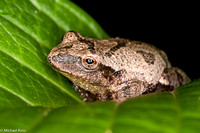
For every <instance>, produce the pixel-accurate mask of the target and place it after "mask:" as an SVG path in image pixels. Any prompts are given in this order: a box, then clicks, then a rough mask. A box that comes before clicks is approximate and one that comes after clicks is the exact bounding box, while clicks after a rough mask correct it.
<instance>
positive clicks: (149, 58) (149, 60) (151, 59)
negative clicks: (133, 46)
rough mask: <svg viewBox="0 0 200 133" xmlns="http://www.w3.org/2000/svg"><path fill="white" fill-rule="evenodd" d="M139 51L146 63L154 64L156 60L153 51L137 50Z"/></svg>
mask: <svg viewBox="0 0 200 133" xmlns="http://www.w3.org/2000/svg"><path fill="white" fill-rule="evenodd" d="M136 52H137V53H139V54H141V55H142V56H143V58H144V60H145V61H146V63H148V64H149V65H153V64H154V62H155V57H154V55H153V54H151V53H146V52H144V51H142V50H138V51H136Z"/></svg>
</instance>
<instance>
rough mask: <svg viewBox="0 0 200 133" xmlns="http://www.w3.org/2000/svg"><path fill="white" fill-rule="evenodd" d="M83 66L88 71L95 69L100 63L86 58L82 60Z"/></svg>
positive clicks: (88, 57)
mask: <svg viewBox="0 0 200 133" xmlns="http://www.w3.org/2000/svg"><path fill="white" fill-rule="evenodd" d="M82 65H83V66H84V67H85V68H86V69H95V68H96V67H97V66H98V62H97V60H96V59H95V58H94V57H92V56H86V57H83V58H82Z"/></svg>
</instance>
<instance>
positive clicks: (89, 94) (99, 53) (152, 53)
mask: <svg viewBox="0 0 200 133" xmlns="http://www.w3.org/2000/svg"><path fill="white" fill-rule="evenodd" d="M48 62H49V64H50V65H51V66H52V67H53V68H54V69H55V70H56V71H58V72H59V73H61V74H63V75H64V76H66V77H67V78H68V79H69V80H71V81H72V83H73V85H74V89H75V90H76V91H77V92H78V93H79V95H80V97H81V98H82V99H83V101H86V102H94V101H107V100H110V101H114V102H123V101H125V100H127V99H130V98H134V97H138V96H142V95H146V94H149V93H155V92H165V91H170V92H171V91H172V90H174V89H175V88H177V87H179V86H181V85H184V84H187V83H189V82H190V81H191V80H190V78H189V77H188V76H187V74H186V73H185V72H184V71H183V70H181V69H180V68H178V67H172V66H171V63H170V62H169V60H168V57H167V55H166V53H165V52H164V51H163V50H160V49H158V48H157V47H155V46H153V45H151V44H149V43H146V42H142V41H135V40H129V39H124V38H120V37H115V38H109V39H95V38H89V37H84V36H82V35H81V34H80V33H79V32H75V31H69V32H67V33H66V34H65V35H64V36H63V39H62V42H61V43H60V44H59V45H58V46H56V47H54V48H53V49H52V50H51V52H50V53H49V55H48Z"/></svg>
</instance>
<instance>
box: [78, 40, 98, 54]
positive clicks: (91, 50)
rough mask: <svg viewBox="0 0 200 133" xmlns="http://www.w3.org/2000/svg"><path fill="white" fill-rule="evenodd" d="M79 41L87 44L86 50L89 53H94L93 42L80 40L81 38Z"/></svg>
mask: <svg viewBox="0 0 200 133" xmlns="http://www.w3.org/2000/svg"><path fill="white" fill-rule="evenodd" d="M79 41H80V42H82V43H85V44H87V45H88V49H89V50H90V52H91V53H92V54H95V53H96V51H95V48H94V42H92V41H90V40H86V39H82V38H79Z"/></svg>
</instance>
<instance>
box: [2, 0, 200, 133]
mask: <svg viewBox="0 0 200 133" xmlns="http://www.w3.org/2000/svg"><path fill="white" fill-rule="evenodd" d="M69 30H75V31H78V32H80V33H81V34H83V35H84V36H89V37H95V38H106V37H108V35H107V34H106V33H105V32H104V31H103V30H102V29H101V27H100V26H99V25H98V24H97V23H96V22H95V21H94V20H93V19H92V18H91V17H90V16H89V15H87V14H86V13H85V12H84V11H83V10H81V9H80V8H79V7H77V6H76V5H75V4H73V3H72V2H71V1H69V0H1V1H0V57H1V58H0V76H1V77H0V132H34V133H45V132H48V133H51V132H52V133H55V132H61V133H62V132H70V133H71V132H72V133H73V132H78V133H80V132H86V133H89V132H92V133H94V132H97V133H121V132H123V133H124V132H126V133H128V132H130V133H132V132H147V133H155V132H158V133H160V132H164V133H179V132H180V133H188V132H189V133H195V132H199V130H200V126H199V125H200V80H197V81H194V82H191V83H190V84H187V85H184V86H182V87H180V88H177V89H176V90H175V91H173V92H171V93H156V94H148V95H145V96H141V97H137V98H133V99H130V100H127V101H125V102H122V103H114V102H96V103H83V102H82V101H81V99H80V98H79V96H78V95H77V93H76V92H75V91H74V89H73V88H72V86H71V84H70V83H69V82H68V80H67V79H66V78H65V77H63V76H62V75H61V74H59V73H57V72H55V71H54V70H53V69H52V68H51V66H50V65H49V64H48V62H47V59H46V58H47V55H48V53H49V52H50V50H51V48H52V47H54V46H56V45H58V44H59V43H60V41H61V40H60V38H61V37H62V35H64V33H65V32H67V31H69ZM38 106H39V107H38Z"/></svg>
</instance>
